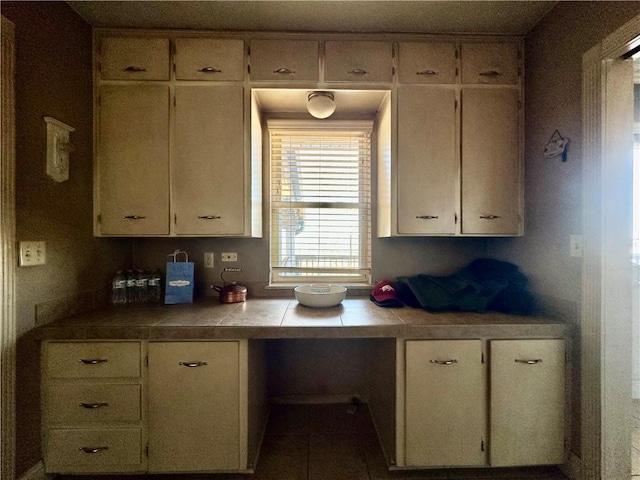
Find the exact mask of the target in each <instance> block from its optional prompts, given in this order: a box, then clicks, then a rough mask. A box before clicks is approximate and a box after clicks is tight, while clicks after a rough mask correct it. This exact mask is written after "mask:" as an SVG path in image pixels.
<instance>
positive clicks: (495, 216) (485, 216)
mask: <svg viewBox="0 0 640 480" xmlns="http://www.w3.org/2000/svg"><path fill="white" fill-rule="evenodd" d="M480 218H482V219H484V220H495V219H496V218H500V215H480Z"/></svg>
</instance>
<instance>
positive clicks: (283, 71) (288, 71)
mask: <svg viewBox="0 0 640 480" xmlns="http://www.w3.org/2000/svg"><path fill="white" fill-rule="evenodd" d="M273 73H277V74H278V75H293V74H294V73H296V71H295V70H291V69H290V68H285V67H281V68H276V69H275V70H274V71H273Z"/></svg>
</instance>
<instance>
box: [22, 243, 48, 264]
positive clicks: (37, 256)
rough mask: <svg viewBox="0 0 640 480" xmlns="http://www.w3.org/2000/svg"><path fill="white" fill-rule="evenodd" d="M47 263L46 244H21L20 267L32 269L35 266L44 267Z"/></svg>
mask: <svg viewBox="0 0 640 480" xmlns="http://www.w3.org/2000/svg"><path fill="white" fill-rule="evenodd" d="M45 263H46V243H45V242H44V241H37V242H20V266H21V267H30V266H33V265H44V264H45Z"/></svg>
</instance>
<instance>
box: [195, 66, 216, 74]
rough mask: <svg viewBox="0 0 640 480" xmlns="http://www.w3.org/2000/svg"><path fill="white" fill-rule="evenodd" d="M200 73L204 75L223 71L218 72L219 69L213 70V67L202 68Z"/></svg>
mask: <svg viewBox="0 0 640 480" xmlns="http://www.w3.org/2000/svg"><path fill="white" fill-rule="evenodd" d="M198 71H199V72H202V73H222V70H218V69H217V68H213V67H202V68H201V69H200V70H198Z"/></svg>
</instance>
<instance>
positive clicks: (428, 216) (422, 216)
mask: <svg viewBox="0 0 640 480" xmlns="http://www.w3.org/2000/svg"><path fill="white" fill-rule="evenodd" d="M416 218H419V219H420V220H435V219H436V218H438V216H437V215H416Z"/></svg>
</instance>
